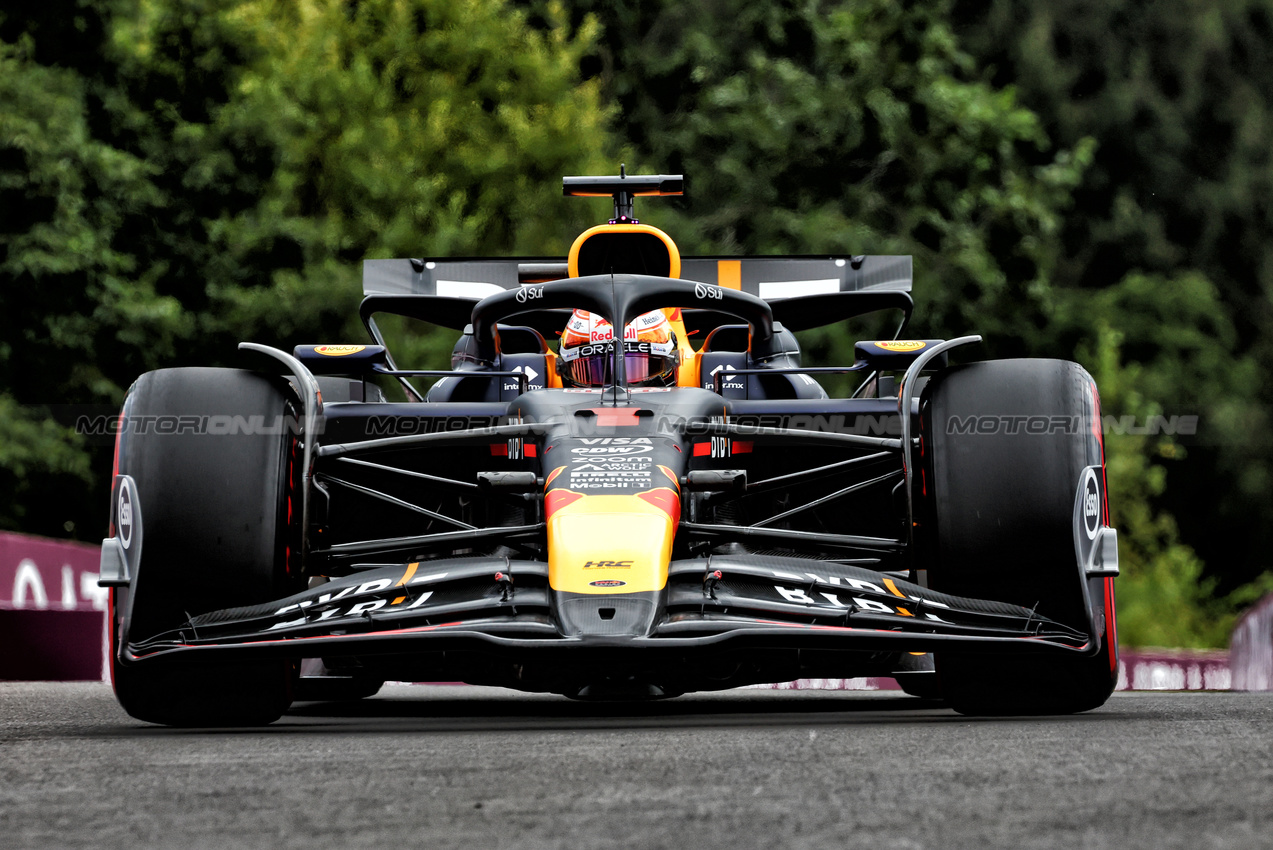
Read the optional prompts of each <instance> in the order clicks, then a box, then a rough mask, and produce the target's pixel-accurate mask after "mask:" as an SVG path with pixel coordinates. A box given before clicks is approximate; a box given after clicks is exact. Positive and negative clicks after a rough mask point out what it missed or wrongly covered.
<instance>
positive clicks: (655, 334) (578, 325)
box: [557, 310, 681, 387]
mask: <svg viewBox="0 0 1273 850" xmlns="http://www.w3.org/2000/svg"><path fill="white" fill-rule="evenodd" d="M613 356H614V328H613V327H612V326H611V324H610V323H609V322H607V321H606V320H605V319H603V318H601V317H600V316H597V315H595V314H593V313H589V312H587V311H585V310H575V311H574V313H572V314H571V316H570V321H569V322H568V323H567V324H566V330H565V331H563V332H562V334H561V343H560V345H559V346H558V348H557V371H558V372H559V373H560V374H561V382H562V385H563V386H566V387H600V386H604V385H605V384H607V383H611V382H612V381H613V378H612V376H611V375H610V368H611V363H612V362H613V360H612V358H613ZM680 360H681V358H680V351H679V349H678V348H677V345H676V334H674V333H673V332H672V325H671V323H670V322H668V320H667V316H665V315H664V314H663V312H662V311H661V310H651V311H650V312H649V313H644V314H642V315H640V316H637V317H636V318H635V319H633V320H632V321H631V322H629V323H628V326H627V327H626V328H624V329H623V368H624V372H625V374H626V375H627V380H628V385H629V386H636V387H641V386H644V387H669V386H674V385H675V384H676V367H677V366H678V365H680Z"/></svg>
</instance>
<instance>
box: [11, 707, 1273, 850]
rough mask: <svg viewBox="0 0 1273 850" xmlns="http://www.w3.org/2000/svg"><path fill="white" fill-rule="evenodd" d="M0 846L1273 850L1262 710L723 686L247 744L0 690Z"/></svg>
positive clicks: (400, 716)
mask: <svg viewBox="0 0 1273 850" xmlns="http://www.w3.org/2000/svg"><path fill="white" fill-rule="evenodd" d="M0 847H3V848H61V847H121V848H123V847H127V848H142V847H165V848H179V850H193V848H204V847H208V848H214V847H215V848H233V847H262V848H291V847H305V848H320V847H377V848H379V847H428V848H435V847H439V848H451V847H456V848H504V847H507V848H540V847H553V848H572V849H573V848H625V850H628V848H647V847H649V848H654V847H667V848H691V850H704V848H715V847H724V848H730V849H731V850H741V848H753V847H755V848H775V847H791V848H822V847H828V848H838V847H871V848H965V847H966V848H978V850H984V848H988V847H1011V848H1029V847H1046V848H1057V847H1075V848H1088V847H1094V848H1100V847H1114V848H1120V850H1126V848H1139V847H1146V848H1175V847H1180V848H1186V847H1187V848H1222V847H1243V848H1245V847H1273V694H1233V693H1132V694H1116V695H1115V696H1114V698H1113V699H1112V700H1110V702H1109V703H1108V704H1107V705H1106V706H1105V707H1104V708H1102V709H1100V710H1098V711H1094V712H1090V713H1088V714H1083V715H1077V716H1073V717H1062V718H1043V719H1040V718H1005V719H969V718H964V717H960V716H958V715H956V714H954V713H953V712H951V711H949V710H947V709H945V708H942V707H940V706H939V705H936V704H933V703H930V702H924V701H921V700H917V699H914V698H910V697H901V696H894V695H887V694H883V693H861V692H811V691H803V692H795V691H766V690H741V691H733V692H728V693H723V694H715V695H698V696H688V697H682V698H679V699H676V700H670V701H667V702H662V703H655V704H645V705H632V704H603V705H598V704H586V703H577V702H570V701H568V700H565V699H561V698H557V697H546V696H528V695H523V694H516V693H512V692H508V691H502V690H497V689H489V688H468V687H456V686H429V687H424V686H405V685H394V686H388V687H386V688H385V690H384V691H382V693H381V695H380V696H378V697H376V698H373V699H370V700H365V701H363V702H360V703H348V704H330V703H327V704H320V703H302V704H298V705H297V706H294V707H293V709H292V711H291V712H289V714H288V715H286V716H285V717H284V718H283V719H282V720H280V721H279V722H278V723H276V724H274V725H272V726H269V727H264V728H260V729H250V730H235V731H216V730H177V729H166V728H160V727H156V726H149V725H145V724H141V723H138V722H137V721H134V720H132V719H131V718H129V717H127V716H126V715H125V714H124V713H123V712H122V711H121V710H120V709H119V708H118V707H117V705H116V704H115V701H114V698H113V697H112V695H111V692H110V689H109V687H108V686H105V685H101V684H69V683H64V684H54V683H0Z"/></svg>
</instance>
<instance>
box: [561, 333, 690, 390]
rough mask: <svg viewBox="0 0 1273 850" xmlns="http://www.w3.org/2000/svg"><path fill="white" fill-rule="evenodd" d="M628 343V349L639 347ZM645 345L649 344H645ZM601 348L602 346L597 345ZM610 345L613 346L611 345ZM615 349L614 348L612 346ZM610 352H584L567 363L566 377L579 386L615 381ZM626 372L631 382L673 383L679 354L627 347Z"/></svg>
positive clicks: (624, 356)
mask: <svg viewBox="0 0 1273 850" xmlns="http://www.w3.org/2000/svg"><path fill="white" fill-rule="evenodd" d="M637 347H638V346H637V345H634V344H632V343H628V344H626V345H625V346H624V348H625V349H633V348H637ZM642 347H648V345H647V346H642ZM596 348H601V346H596ZM607 348H609V346H607ZM611 351H613V349H611ZM612 356H613V355H612V354H611V352H610V351H598V352H594V353H589V354H583V355H580V356H579V357H576V358H574V359H573V360H571V361H569V362H568V363H567V364H566V368H565V375H564V377H565V378H566V379H567V380H568V381H570V383H572V384H574V385H575V386H579V387H600V386H604V385H605V384H607V383H612V382H613V376H612V375H611V374H610V372H611V363H610V358H611V357H612ZM623 371H624V374H625V375H626V376H627V381H628V383H629V384H631V385H641V384H646V383H662V384H665V383H667V382H669V381H670V380H671V379H672V377H673V375H674V374H675V372H676V358H675V356H671V357H669V356H666V355H662V354H651V353H649V352H646V351H633V350H625V351H624V354H623Z"/></svg>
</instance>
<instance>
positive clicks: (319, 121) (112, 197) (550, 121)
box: [0, 0, 607, 539]
mask: <svg viewBox="0 0 1273 850" xmlns="http://www.w3.org/2000/svg"><path fill="white" fill-rule="evenodd" d="M72 12H73V14H71V15H70V16H69V18H68V16H67V15H66V14H65V9H62V8H43V7H41V6H39V5H37V4H33V3H32V4H20V5H18V6H16V7H9V6H6V8H5V10H4V11H3V12H0V16H2V17H0V104H2V106H0V193H2V199H3V203H0V215H2V216H3V218H2V219H0V251H3V255H2V256H0V299H2V301H0V323H2V325H3V331H4V333H3V336H2V337H0V339H2V340H3V343H2V344H0V412H3V413H4V414H9V415H5V416H3V417H0V422H3V425H0V429H3V430H0V445H3V449H2V450H0V483H9V484H11V485H12V486H9V487H5V488H4V491H3V492H4V495H3V496H0V526H5V527H10V528H21V529H23V530H26V531H32V532H39V533H65V530H66V529H68V528H72V527H73V528H74V529H75V531H74V533H76V534H78V535H80V536H82V537H86V538H89V539H91V538H93V537H94V536H96V535H99V534H100V529H101V521H102V518H103V517H102V515H103V513H104V510H103V508H102V507H101V505H102V499H103V498H104V495H105V486H106V484H105V482H104V481H103V477H104V475H105V473H106V472H107V471H108V470H109V447H106V448H104V449H103V450H101V451H99V454H98V456H97V459H96V461H95V462H94V463H93V464H92V465H90V463H89V460H88V458H87V456H86V455H85V454H84V452H85V447H84V446H83V445H81V444H80V443H79V442H78V441H76V440H75V439H74V438H73V436H71V435H69V434H68V433H67V432H66V430H65V428H60V427H59V426H57V425H56V424H54V423H53V422H52V420H51V419H50V418H49V413H48V410H47V406H48V405H56V404H68V403H79V404H83V403H89V402H103V403H106V404H118V402H119V401H120V399H121V398H122V396H123V392H124V389H125V388H126V387H127V386H128V385H129V383H130V382H131V381H132V379H133V378H134V377H136V375H137V374H139V373H141V372H143V371H146V370H147V369H153V368H158V367H161V366H170V365H184V364H193V363H199V364H226V365H248V364H251V362H252V361H250V360H247V359H245V358H244V357H243V356H241V355H239V354H238V353H237V352H236V351H235V344H236V343H237V342H238V341H239V340H241V339H254V340H256V341H260V342H266V343H273V344H277V345H282V346H284V347H290V345H292V344H294V343H297V342H306V341H314V340H320V339H324V338H327V339H331V338H338V337H339V336H340V335H341V334H343V333H357V334H358V335H361V331H359V330H358V329H357V327H356V320H355V319H354V318H353V317H354V316H355V313H356V311H355V307H356V305H357V302H358V298H359V286H358V279H359V262H358V261H359V260H361V259H362V258H363V257H373V256H412V255H422V254H428V253H457V254H462V253H471V252H480V251H494V250H507V249H508V248H509V247H510V246H512V247H514V248H523V249H524V248H528V247H530V246H531V245H544V244H545V243H547V244H548V245H549V247H561V248H564V244H565V240H566V239H567V234H568V233H569V232H570V231H571V229H572V227H573V225H574V222H572V221H571V219H570V217H569V214H568V213H567V211H566V210H564V209H559V204H560V203H561V202H560V201H556V202H549V203H547V204H545V203H543V192H542V184H543V183H544V182H547V181H549V180H550V179H551V180H556V179H558V178H559V177H560V175H561V174H562V173H566V172H571V171H574V170H577V169H580V170H582V169H591V168H596V167H600V166H599V164H598V163H599V160H600V158H601V152H602V151H603V150H604V147H605V145H606V143H607V137H606V135H605V113H604V110H602V109H601V107H600V105H599V99H598V97H597V91H596V85H595V84H584V83H580V82H579V80H578V65H579V57H580V56H581V55H582V54H583V53H584V52H585V51H586V50H587V49H588V47H589V45H590V39H591V38H592V37H593V32H592V30H590V29H589V28H588V27H587V26H585V27H583V28H582V29H581V30H579V31H577V32H576V31H574V30H571V29H568V28H567V27H565V26H564V25H563V26H556V25H552V26H549V27H548V28H547V30H546V31H541V30H536V29H532V28H530V27H528V26H527V23H526V21H525V18H524V16H523V15H522V14H521V13H520V12H517V11H516V10H511V9H509V8H508V6H507V5H506V4H505V3H504V2H502V0H468V2H464V3H449V2H443V0H399V1H398V2H392V1H391V0H367V2H362V3H346V2H340V0H305V2H300V3H284V2H274V0H161V1H157V2H146V0H78V3H77V4H76V5H75V6H74V8H73V10H72ZM68 33H69V34H70V35H69V36H68ZM64 36H67V37H66V38H64V39H63V40H59V39H62V38H63V37H64ZM549 175H551V178H550V177H549ZM532 184H537V185H535V189H536V191H535V192H534V193H532V192H531V191H530V187H531V185H532ZM558 213H561V214H558ZM574 214H575V215H581V214H582V211H581V210H578V209H576V210H575V212H574ZM59 476H60V477H59ZM86 484H87V485H89V486H85V485H86ZM68 493H69V494H71V495H69V496H68V495H67V494H68Z"/></svg>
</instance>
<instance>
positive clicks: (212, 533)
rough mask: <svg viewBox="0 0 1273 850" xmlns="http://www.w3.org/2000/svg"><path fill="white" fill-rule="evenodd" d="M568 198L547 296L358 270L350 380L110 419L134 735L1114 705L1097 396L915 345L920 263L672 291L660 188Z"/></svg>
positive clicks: (334, 359) (604, 185)
mask: <svg viewBox="0 0 1273 850" xmlns="http://www.w3.org/2000/svg"><path fill="white" fill-rule="evenodd" d="M564 185H565V192H566V194H568V195H583V196H612V197H613V199H614V210H615V211H614V217H613V219H612V220H611V221H610V222H609V223H607V224H602V225H600V226H598V227H594V228H592V229H590V230H587V231H586V232H584V233H583V234H581V235H580V236H579V237H578V239H577V240H576V241H575V242H574V244H573V246H572V247H571V249H570V253H569V256H568V257H566V258H560V257H558V258H522V259H507V258H503V259H462V260H457V259H444V258H437V259H427V258H426V259H403V260H370V261H367V262H366V263H365V264H364V275H363V282H364V290H365V298H364V299H363V301H362V305H361V308H360V312H361V317H362V320H363V322H364V324H365V325H366V327H367V330H368V331H369V333H370V337H371V341H370V342H368V343H366V344H341V345H335V344H333V345H299V346H297V347H296V348H295V350H294V351H292V352H291V353H288V352H285V351H281V350H278V349H275V348H270V347H267V346H263V345H256V344H251V343H243V344H242V345H241V346H240V347H241V348H242V349H245V350H247V351H249V352H251V353H252V354H253V356H256V357H257V363H258V364H259V368H258V370H257V371H240V370H233V369H219V368H218V369H212V368H208V369H203V368H182V369H163V370H159V371H155V372H149V373H147V374H144V375H142V376H141V377H140V378H139V379H138V380H137V382H136V383H135V384H134V385H133V386H132V388H131V389H130V391H129V393H128V395H127V398H126V400H125V402H124V405H123V410H122V412H121V420H120V428H119V436H118V440H117V444H116V461H115V463H116V470H115V476H114V482H113V488H112V494H111V525H110V536H109V537H108V538H107V539H106V540H105V541H104V543H103V548H102V567H101V576H102V578H101V582H102V584H103V585H105V586H109V587H110V588H112V595H111V600H112V602H111V617H112V619H111V641H112V643H111V667H112V673H113V681H114V687H115V693H116V694H117V696H118V698H119V701H120V703H121V704H122V705H123V707H124V708H125V709H126V710H127V711H128V713H129V714H131V715H133V716H134V717H137V718H140V719H142V720H147V721H151V722H156V723H166V724H175V725H235V724H256V723H268V722H271V721H273V720H275V719H277V718H278V717H279V716H281V715H282V713H283V712H284V711H285V710H286V709H287V708H288V706H289V704H290V703H291V702H292V700H293V699H294V698H338V697H343V698H355V697H359V696H364V695H368V694H371V693H374V692H375V691H376V690H377V689H378V688H379V686H380V685H381V683H383V682H384V681H385V680H402V681H464V682H469V683H473V684H487V685H499V686H504V687H509V688H517V689H521V690H525V691H544V692H553V693H558V694H564V695H567V696H570V697H574V698H579V699H648V698H659V697H671V696H676V695H679V694H682V693H686V692H689V691H698V690H707V689H723V688H733V687H738V686H741V685H747V684H754V683H763V682H782V681H788V680H792V679H796V678H804V677H829V678H849V677H857V676H895V677H896V678H897V679H898V681H899V682H900V683H901V684H902V687H903V689H904V690H906V691H908V692H910V693H913V694H917V695H924V696H930V697H940V698H941V699H943V700H945V701H946V702H947V703H948V704H949V705H950V706H951V707H953V708H954V709H955V710H957V711H960V712H964V713H973V714H977V713H990V714H1003V713H1067V712H1076V711H1084V710H1087V709H1091V708H1094V707H1096V706H1099V705H1101V704H1102V703H1104V702H1105V700H1106V699H1107V698H1108V696H1109V694H1110V692H1111V691H1112V689H1113V686H1114V683H1115V680H1116V668H1117V655H1118V653H1117V638H1116V627H1115V618H1114V593H1113V577H1114V576H1116V575H1117V573H1118V555H1117V534H1116V532H1115V530H1114V529H1113V528H1111V527H1110V524H1109V513H1108V507H1107V504H1106V498H1105V465H1104V449H1103V443H1102V439H1101V427H1100V422H1101V420H1100V404H1099V399H1098V395H1097V388H1096V386H1095V383H1094V382H1093V380H1092V378H1091V376H1090V375H1088V373H1087V372H1085V371H1084V370H1083V369H1082V368H1081V367H1080V366H1078V365H1077V364H1075V363H1071V362H1065V361H1060V360H998V361H987V362H967V363H964V364H963V365H951V364H950V363H949V361H948V357H949V355H950V354H951V353H952V352H953V351H958V352H959V353H960V354H963V355H969V354H972V353H973V352H974V351H975V349H974V348H973V347H972V346H973V345H974V344H975V343H977V342H978V341H979V340H980V338H979V337H976V336H967V337H961V338H959V339H952V340H945V341H943V340H935V339H902V338H900V337H901V333H902V330H903V329H904V328H905V326H906V323H907V320H909V318H910V315H911V309H912V305H913V302H912V300H911V297H910V294H909V293H910V289H911V258H910V257H897V256H869V255H868V256H860V255H845V256H842V257H682V256H681V255H680V253H679V251H678V249H677V246H676V243H675V242H674V241H673V240H672V238H671V237H669V236H668V235H667V234H666V233H664V232H662V231H661V230H659V229H657V228H655V227H651V226H649V225H648V224H642V223H640V222H638V221H637V220H635V219H634V218H633V199H634V198H635V197H638V196H654V195H668V194H679V193H680V192H681V191H682V180H681V178H680V177H679V176H667V175H655V176H636V175H627V174H620V175H619V176H617V177H568V178H566V179H565V183H564ZM880 311H896V312H897V313H899V314H900V316H901V322H900V324H899V327H898V332H897V333H896V334H894V337H895V338H892V339H883V340H875V339H873V340H864V341H861V342H858V343H857V344H856V346H855V351H856V358H855V362H853V363H852V364H849V365H845V366H841V367H811V366H807V365H805V364H804V363H803V362H802V360H801V353H800V347H799V345H798V344H797V341H796V337H795V332H796V331H801V330H804V329H808V328H812V327H817V326H822V325H828V324H832V323H838V322H843V321H845V320H848V319H852V318H854V317H858V316H865V315H866V314H872V313H880ZM403 317H406V318H407V319H413V320H421V321H425V322H428V323H431V324H434V325H440V326H443V327H448V328H452V329H454V330H455V331H458V332H459V337H458V341H457V342H456V344H455V348H454V352H453V355H452V368H451V369H450V370H422V369H409V368H402V367H400V366H399V365H398V364H397V362H396V361H395V359H394V357H393V355H392V354H391V353H390V351H389V348H388V346H387V345H386V340H387V337H386V330H385V329H386V328H387V327H390V326H391V325H392V326H393V327H397V325H394V324H393V323H394V322H399V321H401V320H402V318H403ZM619 328H622V329H624V330H623V332H618V331H616V330H615V329H619ZM698 340H701V342H698ZM550 341H551V344H550ZM834 373H859V377H861V378H862V380H861V381H860V382H858V385H857V390H856V391H855V392H853V393H852V395H851V397H846V398H836V397H831V396H829V395H828V393H827V392H826V391H825V390H824V389H823V384H824V383H829V382H830V380H831V379H832V375H833V374H834ZM840 380H843V379H840ZM426 384H427V385H428V386H427V389H426V388H425V385H426Z"/></svg>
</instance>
